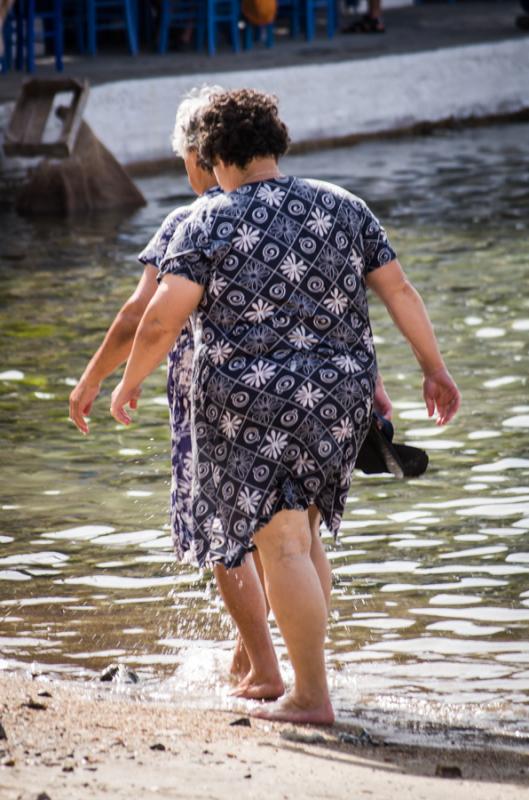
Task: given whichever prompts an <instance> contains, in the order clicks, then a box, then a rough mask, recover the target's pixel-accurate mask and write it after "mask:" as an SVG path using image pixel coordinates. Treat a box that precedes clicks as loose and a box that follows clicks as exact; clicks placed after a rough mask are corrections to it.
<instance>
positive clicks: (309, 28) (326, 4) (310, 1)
mask: <svg viewBox="0 0 529 800" xmlns="http://www.w3.org/2000/svg"><path fill="white" fill-rule="evenodd" d="M304 5H305V8H304V11H305V37H306V39H307V41H308V42H311V41H312V40H313V39H314V37H315V35H316V12H317V11H318V10H319V9H322V8H323V9H325V11H326V13H327V37H328V38H329V39H332V38H333V36H334V34H335V33H336V28H337V26H338V12H337V8H336V0H305V4H304Z"/></svg>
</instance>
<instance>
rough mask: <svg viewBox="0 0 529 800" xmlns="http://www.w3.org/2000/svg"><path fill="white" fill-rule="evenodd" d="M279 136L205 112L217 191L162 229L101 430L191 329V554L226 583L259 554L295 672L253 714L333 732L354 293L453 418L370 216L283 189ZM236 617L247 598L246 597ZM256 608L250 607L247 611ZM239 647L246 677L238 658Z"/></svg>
mask: <svg viewBox="0 0 529 800" xmlns="http://www.w3.org/2000/svg"><path fill="white" fill-rule="evenodd" d="M288 141H289V140H288V132H287V130H286V127H285V125H284V123H283V122H282V121H281V120H280V118H279V116H278V112H277V102H276V100H275V99H274V98H273V97H271V96H270V95H266V94H263V93H260V92H256V91H253V90H237V91H231V92H225V93H223V94H219V95H215V96H213V97H212V99H211V101H210V103H209V105H208V107H207V108H206V109H205V110H204V112H203V113H202V115H201V117H200V132H199V139H198V154H199V156H200V157H201V158H202V159H204V161H205V162H206V163H207V164H209V165H210V166H212V167H213V170H214V172H215V175H216V178H217V180H218V183H219V185H220V186H221V188H222V189H223V190H224V191H223V193H219V194H218V195H216V196H215V197H213V198H211V199H210V200H208V202H207V203H202V204H199V205H197V206H196V207H195V209H194V210H193V213H192V214H190V215H189V217H188V218H187V219H186V220H185V221H184V223H182V225H180V226H179V227H178V229H177V230H176V232H175V235H174V236H173V238H172V240H171V242H170V243H169V245H168V247H167V250H166V254H165V257H164V259H163V261H162V265H161V270H160V276H159V279H160V285H159V288H158V291H157V292H156V294H155V295H154V297H153V298H152V300H151V302H150V303H149V306H148V307H147V309H146V311H145V314H144V316H143V318H142V321H141V323H140V325H139V327H138V330H137V333H136V336H135V339H134V344H133V347H132V350H131V353H130V357H129V359H128V363H127V367H126V369H125V373H124V375H123V379H122V381H121V382H120V383H119V384H118V386H117V387H116V389H115V390H114V392H113V394H112V404H111V413H112V415H113V416H114V418H115V419H116V420H118V421H119V422H121V423H123V424H125V425H127V424H129V423H130V421H131V418H130V415H129V413H128V411H127V410H126V406H127V405H129V406H130V405H133V404H134V402H135V398H136V395H137V389H138V386H140V385H141V383H142V381H143V380H144V379H145V377H146V376H147V375H148V374H149V373H150V372H152V370H153V369H154V368H155V367H156V366H157V364H158V363H159V362H160V361H161V360H162V359H163V357H164V356H165V354H166V353H167V351H168V349H169V348H170V347H171V345H172V343H173V342H174V340H175V337H176V336H177V335H178V334H179V332H180V331H181V330H182V328H183V327H184V326H185V324H186V323H187V320H188V318H189V316H190V315H192V314H193V313H195V312H196V314H197V316H198V317H199V319H200V322H201V325H202V345H201V348H200V351H199V353H198V356H197V363H196V367H195V376H194V381H193V392H194V403H195V406H194V413H195V420H194V430H193V435H194V437H195V443H196V459H195V462H194V472H193V494H194V497H193V509H192V530H191V531H190V535H191V537H192V540H193V545H192V547H193V550H194V555H195V557H196V560H197V561H198V563H199V565H201V566H204V565H212V566H217V567H218V566H219V565H220V566H223V567H226V568H228V569H229V570H233V571H236V570H237V569H239V568H240V567H241V565H244V564H246V563H248V561H249V558H248V556H249V554H250V553H252V551H253V550H254V549H255V548H257V551H258V553H259V556H260V558H261V561H262V564H263V568H264V575H265V585H266V593H267V597H268V600H269V602H270V605H271V607H272V610H273V612H274V616H275V619H276V621H277V624H278V626H279V629H280V631H281V633H282V635H283V638H284V640H285V643H286V646H287V650H288V654H289V657H290V660H291V662H292V666H293V668H294V675H295V684H294V687H293V690H292V691H291V692H290V693H289V694H288V695H287V696H286V697H285V698H284V699H283V700H282V701H280V702H279V703H278V704H277V705H276V706H272V707H269V708H266V707H265V708H260V709H258V710H256V711H255V712H254V713H255V714H256V715H257V716H262V717H265V718H268V719H273V720H284V721H292V722H301V723H319V724H332V722H333V721H334V711H333V707H332V704H331V700H330V696H329V690H328V685H327V677H326V670H325V657H324V642H325V635H326V627H327V615H328V607H329V596H330V571H329V565H328V562H327V560H326V558H325V554H324V552H323V550H322V548H321V543H320V539H319V528H320V520H321V519H323V521H324V522H325V524H326V525H327V528H328V529H329V530H330V531H331V532H332V533H333V534H334V535H337V533H338V530H339V527H340V522H341V517H342V514H343V512H344V508H345V503H346V500H347V494H348V491H349V485H350V481H351V476H352V470H353V467H354V464H355V461H356V458H357V455H358V451H359V448H360V446H361V444H362V441H363V439H364V437H365V436H366V434H367V431H368V429H369V425H370V420H371V412H372V408H373V401H374V397H375V388H376V380H377V364H376V356H375V350H374V346H373V337H372V332H371V325H370V321H369V313H368V305H367V296H366V290H367V287H370V288H371V289H372V290H373V291H374V292H376V293H377V294H378V296H379V297H380V298H381V299H382V301H383V302H384V303H385V305H386V306H387V308H388V310H389V311H390V313H391V315H392V317H393V320H394V321H395V323H396V325H397V327H398V328H399V329H400V331H401V332H402V333H403V335H404V336H405V338H406V339H407V340H408V342H409V343H410V345H411V347H412V350H413V352H414V354H415V356H416V358H417V361H418V363H419V365H420V367H421V369H422V371H423V374H424V380H423V395H424V400H425V403H426V407H427V409H428V413H429V415H430V416H432V415H433V414H434V413H435V411H436V410H437V414H438V417H437V421H438V424H445V423H446V422H448V421H449V420H450V419H451V418H452V417H453V416H454V414H455V413H456V411H457V409H458V407H459V402H460V398H459V392H458V389H457V387H456V385H455V383H454V381H453V380H452V378H451V376H450V374H449V373H448V371H447V370H446V367H445V365H444V362H443V359H442V356H441V354H440V352H439V348H438V344H437V340H436V338H435V335H434V332H433V329H432V326H431V323H430V320H429V317H428V315H427V312H426V310H425V308H424V305H423V303H422V300H421V298H420V296H419V295H418V293H417V291H416V290H415V289H414V287H413V286H412V285H411V284H410V282H409V281H408V280H407V278H406V276H405V275H404V273H403V271H402V268H401V266H400V264H399V262H398V260H397V258H396V254H395V251H394V250H393V249H392V247H391V245H390V244H389V242H388V240H387V237H386V233H385V231H384V229H383V228H382V226H381V225H380V223H379V222H378V220H377V219H376V217H375V216H374V214H373V213H372V212H371V211H370V209H369V208H368V207H367V206H366V204H365V203H364V202H363V201H362V200H360V199H359V198H358V197H355V196H354V195H352V194H350V193H349V192H346V191H344V190H343V189H340V188H339V187H337V186H334V185H332V184H329V183H325V182H323V181H314V180H302V179H299V178H296V177H294V176H286V175H283V174H282V173H281V170H280V168H279V165H278V159H279V157H280V156H281V155H283V154H284V153H285V152H286V149H287V147H288ZM243 600H244V608H245V609H246V611H247V613H248V614H249V613H250V612H251V610H252V604H253V602H254V598H253V597H251V596H250V595H248V596H244V597H243ZM263 602H264V600H261V604H262V603H263ZM245 644H246V646H247V649H248V655H249V657H250V660H251V661H252V664H253V663H254V658H256V657H257V655H258V654H256V652H255V650H254V643H253V642H252V641H250V640H248V641H246V640H245Z"/></svg>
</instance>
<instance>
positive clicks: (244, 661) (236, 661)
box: [230, 636, 252, 682]
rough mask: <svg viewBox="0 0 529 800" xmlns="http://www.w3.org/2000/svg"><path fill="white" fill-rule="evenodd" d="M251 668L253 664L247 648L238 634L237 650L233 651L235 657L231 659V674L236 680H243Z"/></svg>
mask: <svg viewBox="0 0 529 800" xmlns="http://www.w3.org/2000/svg"><path fill="white" fill-rule="evenodd" d="M251 668H252V665H251V664H250V659H249V658H248V653H247V652H246V648H245V646H244V645H243V643H242V639H241V637H240V636H237V642H236V644H235V652H234V653H233V658H232V661H231V667H230V675H231V677H232V678H234V679H235V680H236V681H238V682H241V681H243V680H244V678H245V677H246V676H247V675H248V673H249V672H250V670H251Z"/></svg>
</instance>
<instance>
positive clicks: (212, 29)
mask: <svg viewBox="0 0 529 800" xmlns="http://www.w3.org/2000/svg"><path fill="white" fill-rule="evenodd" d="M219 25H222V26H224V27H227V28H228V30H229V34H230V39H231V44H232V47H233V49H234V51H235V52H236V53H238V52H239V51H240V49H241V43H240V38H239V2H238V0H162V11H161V17H160V38H159V43H158V52H160V53H165V52H166V51H167V47H168V43H169V30H170V28H172V27H176V28H189V27H194V28H195V33H196V46H197V50H203V49H204V45H205V46H206V47H207V51H208V53H209V55H210V56H213V55H215V53H216V52H217V30H218V27H219Z"/></svg>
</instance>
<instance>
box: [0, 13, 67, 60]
mask: <svg viewBox="0 0 529 800" xmlns="http://www.w3.org/2000/svg"><path fill="white" fill-rule="evenodd" d="M37 18H39V19H40V20H41V22H42V31H40V32H39V34H38V40H39V41H44V42H45V41H46V40H47V39H52V40H53V54H54V57H55V69H56V70H57V71H58V72H62V70H63V60H62V59H63V49H64V43H63V39H64V31H63V9H62V0H49V2H47V3H40V2H36V0H18V2H17V4H16V7H15V9H14V10H13V11H11V12H10V13H9V14H8V16H7V18H6V20H5V22H4V28H3V37H4V56H3V59H2V69H3V70H4V71H7V70H9V69H11V67H12V65H13V46H14V47H15V53H16V55H15V66H16V68H17V69H18V70H23V69H24V68H25V69H26V70H27V71H28V72H34V71H35V44H36V41H37V36H36V33H35V22H36V20H37Z"/></svg>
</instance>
